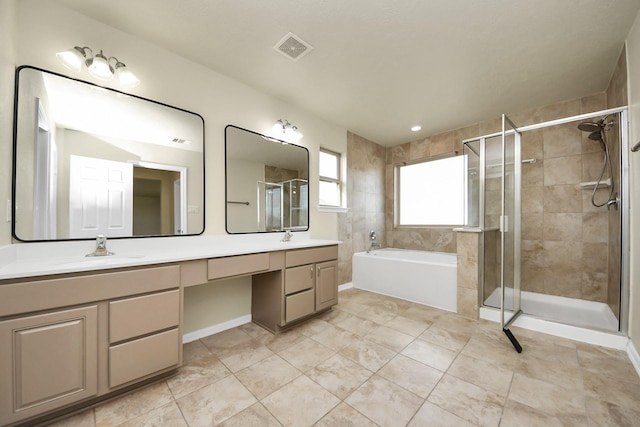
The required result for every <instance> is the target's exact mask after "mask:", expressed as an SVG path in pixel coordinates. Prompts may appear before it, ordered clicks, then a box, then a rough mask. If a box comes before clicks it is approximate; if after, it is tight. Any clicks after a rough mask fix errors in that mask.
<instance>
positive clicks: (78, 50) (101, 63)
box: [56, 46, 140, 87]
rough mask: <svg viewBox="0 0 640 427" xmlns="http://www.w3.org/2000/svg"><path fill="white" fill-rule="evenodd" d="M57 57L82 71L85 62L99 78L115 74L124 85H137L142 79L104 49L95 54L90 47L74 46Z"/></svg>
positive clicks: (72, 67)
mask: <svg viewBox="0 0 640 427" xmlns="http://www.w3.org/2000/svg"><path fill="white" fill-rule="evenodd" d="M56 57H57V58H58V59H59V60H60V62H62V64H63V65H64V66H65V67H67V68H69V69H70V70H73V71H75V72H80V71H81V70H82V64H84V65H85V66H86V67H87V71H89V74H91V75H92V76H93V77H95V78H96V79H99V80H104V81H109V80H111V79H113V76H114V75H115V76H117V77H118V81H119V82H120V84H121V85H122V86H124V87H135V86H138V85H139V84H140V80H139V79H138V78H137V77H136V76H135V74H133V73H132V72H131V71H129V69H128V68H127V66H126V65H125V64H124V63H122V62H120V61H119V60H118V58H116V57H115V56H110V57H108V58H107V57H106V56H105V55H104V53H102V50H100V53H98V54H95V55H94V54H93V50H91V48H90V47H87V46H85V47H80V46H74V47H73V48H71V49H68V50H65V51H63V52H58V53H56ZM112 64H113V65H112Z"/></svg>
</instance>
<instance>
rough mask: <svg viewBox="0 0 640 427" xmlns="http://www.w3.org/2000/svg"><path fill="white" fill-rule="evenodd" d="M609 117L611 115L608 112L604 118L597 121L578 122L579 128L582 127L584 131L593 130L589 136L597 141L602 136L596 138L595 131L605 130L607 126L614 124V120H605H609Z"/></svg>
mask: <svg viewBox="0 0 640 427" xmlns="http://www.w3.org/2000/svg"><path fill="white" fill-rule="evenodd" d="M607 117H609V114H607V115H606V116H604V117H603V118H601V119H600V120H598V121H597V122H582V123H580V124H578V129H580V130H581V131H583V132H591V135H589V138H591V139H593V140H596V141H597V140H599V139H600V138H594V137H593V133H594V132H600V131H602V130H604V129H605V128H606V127H611V126H613V122H612V121H611V122H609V123H605V122H604V121H605V120H607Z"/></svg>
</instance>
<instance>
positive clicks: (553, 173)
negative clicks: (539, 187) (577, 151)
mask: <svg viewBox="0 0 640 427" xmlns="http://www.w3.org/2000/svg"><path fill="white" fill-rule="evenodd" d="M576 145H577V144H576ZM581 179H582V155H577V156H567V157H555V158H551V159H545V161H544V185H545V186H548V185H565V184H573V185H576V184H578V183H579V182H580V181H581Z"/></svg>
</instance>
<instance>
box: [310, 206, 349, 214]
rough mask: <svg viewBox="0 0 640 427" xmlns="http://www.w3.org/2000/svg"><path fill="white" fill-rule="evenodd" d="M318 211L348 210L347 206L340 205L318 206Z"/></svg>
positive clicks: (339, 211) (335, 211)
mask: <svg viewBox="0 0 640 427" xmlns="http://www.w3.org/2000/svg"><path fill="white" fill-rule="evenodd" d="M318 212H333V213H347V212H349V208H342V207H340V206H318Z"/></svg>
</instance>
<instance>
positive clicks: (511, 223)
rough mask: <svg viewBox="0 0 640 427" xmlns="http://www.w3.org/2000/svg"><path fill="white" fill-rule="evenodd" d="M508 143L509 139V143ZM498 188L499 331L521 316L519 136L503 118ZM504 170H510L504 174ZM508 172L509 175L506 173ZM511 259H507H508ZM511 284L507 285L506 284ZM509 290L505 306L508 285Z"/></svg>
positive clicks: (504, 117)
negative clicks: (509, 295)
mask: <svg viewBox="0 0 640 427" xmlns="http://www.w3.org/2000/svg"><path fill="white" fill-rule="evenodd" d="M511 139H513V140H512V141H511ZM501 168H502V172H501V175H502V184H501V185H502V188H501V193H502V194H501V213H500V323H501V325H502V329H503V330H508V329H509V326H510V325H511V324H512V323H513V322H514V321H515V320H516V319H517V318H518V316H520V315H521V314H522V309H521V307H520V302H521V292H522V290H521V286H520V280H521V258H522V257H521V253H522V252H521V251H522V136H521V134H520V132H518V130H517V126H516V125H514V124H513V122H512V121H511V120H509V118H508V117H507V116H506V115H504V114H503V115H502V159H501ZM508 168H512V170H510V171H508V170H507V169H508ZM508 172H510V173H508ZM509 255H511V258H509ZM508 282H511V283H508ZM509 284H511V286H512V289H513V295H512V297H511V298H512V302H511V304H510V305H509V307H507V306H506V304H507V301H506V299H507V291H508V285H509Z"/></svg>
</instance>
